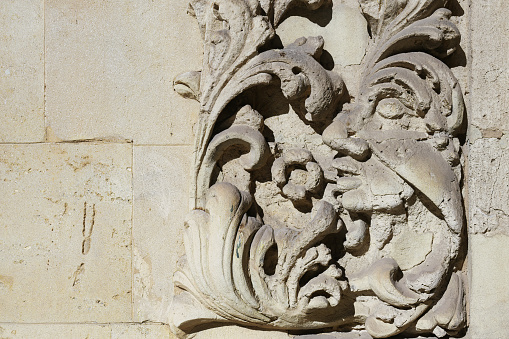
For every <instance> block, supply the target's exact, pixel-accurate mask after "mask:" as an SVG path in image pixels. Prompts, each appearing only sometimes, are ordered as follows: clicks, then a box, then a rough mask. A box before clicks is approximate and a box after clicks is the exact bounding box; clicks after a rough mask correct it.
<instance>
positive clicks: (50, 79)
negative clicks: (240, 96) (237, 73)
mask: <svg viewBox="0 0 509 339" xmlns="http://www.w3.org/2000/svg"><path fill="white" fill-rule="evenodd" d="M187 4H188V1H187V0H178V1H155V2H154V1H138V0H128V1H102V0H94V1H88V2H87V3H86V4H85V3H84V2H80V1H75V0H65V1H62V0H48V1H46V50H47V55H46V74H47V80H46V84H47V91H46V116H47V125H48V128H49V129H50V131H51V134H52V135H53V137H54V139H55V140H58V139H63V140H80V139H106V140H125V139H129V140H134V143H135V144H168V143H177V144H178V143H190V142H191V140H192V132H191V126H192V124H193V123H194V121H195V119H196V116H197V115H196V114H197V111H198V105H197V104H196V103H195V104H193V103H187V102H185V100H184V99H183V98H181V97H179V96H178V95H177V94H176V93H175V92H174V91H173V89H172V82H173V79H174V77H175V76H176V75H177V74H178V72H179V71H180V70H181V69H182V68H186V67H190V66H191V67H197V68H199V67H200V65H201V53H200V52H199V51H200V50H201V49H202V47H201V45H202V43H201V41H200V40H201V39H200V35H199V31H198V28H197V27H196V25H193V21H192V18H191V17H190V16H189V15H187V14H186V8H187Z"/></svg>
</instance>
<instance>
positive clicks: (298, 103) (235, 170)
mask: <svg viewBox="0 0 509 339" xmlns="http://www.w3.org/2000/svg"><path fill="white" fill-rule="evenodd" d="M325 2H326V1H320V0H301V1H297V0H271V1H268V0H265V1H263V0H260V1H258V0H217V1H213V0H196V1H193V2H192V4H191V5H192V13H193V14H194V15H195V16H196V18H197V20H198V23H199V25H200V28H201V31H202V35H203V39H204V46H205V55H204V64H203V69H202V71H201V72H188V73H183V74H182V75H181V76H179V77H177V79H175V90H176V91H177V92H178V93H179V94H181V95H183V96H185V97H188V98H193V99H196V100H199V101H200V104H201V111H200V119H199V123H198V128H197V129H196V144H195V162H194V171H193V180H194V181H193V187H192V198H193V199H192V201H193V208H192V211H191V212H190V214H189V216H188V218H187V221H186V231H185V235H184V243H185V249H186V253H185V255H184V256H183V257H182V258H181V260H180V268H179V270H178V271H177V272H176V273H175V276H174V282H175V285H176V286H177V287H178V288H179V293H177V295H176V297H175V299H174V303H173V305H172V308H171V312H170V313H171V314H170V322H171V323H172V326H173V329H174V330H175V332H177V333H179V334H180V335H182V336H185V335H186V334H189V333H192V332H193V331H196V330H197V329H198V328H203V326H202V325H205V324H210V325H213V324H215V323H231V324H237V325H241V326H250V327H253V326H254V327H256V326H257V327H260V328H268V329H276V330H282V331H287V330H307V329H314V330H316V329H324V331H325V330H331V329H334V330H339V331H352V330H356V331H358V330H366V331H367V332H368V333H369V334H370V335H371V336H372V337H374V338H386V337H390V336H392V335H396V334H399V333H402V332H405V333H409V334H415V335H417V334H423V333H431V332H432V333H434V334H435V335H437V336H439V337H441V336H445V335H446V334H449V335H455V334H456V333H458V332H460V331H461V330H462V329H463V327H464V325H465V310H464V307H465V305H464V287H463V284H464V279H463V275H462V272H461V271H460V269H461V262H462V261H461V260H462V258H461V256H460V253H462V252H463V251H462V246H463V245H462V232H463V227H464V210H463V203H462V197H461V190H460V182H461V180H462V177H461V176H462V169H461V147H460V142H459V139H458V138H459V137H460V136H461V134H462V133H463V127H464V110H465V108H464V104H463V96H462V92H461V88H460V86H459V84H458V81H457V80H456V78H455V77H454V75H453V73H452V72H451V70H450V69H449V67H448V66H447V65H446V64H445V63H443V62H442V61H441V58H444V57H446V56H448V55H450V54H452V53H454V51H455V49H456V48H457V46H458V44H459V41H460V34H459V31H458V29H457V28H456V26H455V25H454V24H453V23H452V22H451V21H450V20H449V19H450V17H451V12H450V11H449V10H447V9H446V8H444V6H445V5H446V1H445V0H438V1H437V0H433V1H432V0H393V1H390V0H384V1H381V2H380V1H379V0H359V3H360V8H361V10H362V12H363V14H364V16H365V17H366V19H367V22H368V24H369V28H370V32H371V35H372V41H371V44H370V46H369V49H368V51H367V54H366V56H365V58H364V60H363V63H362V67H363V71H362V74H361V78H362V79H361V81H360V86H359V88H358V89H357V90H354V91H351V93H356V96H355V98H354V99H353V100H352V101H351V102H347V101H346V100H347V99H346V96H344V93H345V92H346V88H345V84H344V83H343V81H342V79H341V75H340V73H341V69H340V70H339V71H338V73H336V71H329V70H326V69H325V68H324V67H323V66H322V65H321V64H320V56H321V54H322V52H323V45H324V41H323V38H322V37H303V38H300V39H298V40H297V41H295V43H293V44H291V45H288V46H285V47H282V46H279V47H277V36H276V35H275V29H276V27H277V25H278V24H279V23H280V21H281V20H282V18H283V17H285V16H287V13H289V12H288V9H289V8H291V7H292V6H295V5H299V6H304V7H306V8H308V9H309V10H315V9H318V8H320V6H322V5H324V4H325ZM274 46H276V47H274ZM276 88H277V89H278V90H279V93H280V95H274V93H276V91H275V89H276ZM274 98H277V99H274ZM266 102H269V103H271V104H264V103H266ZM274 103H276V105H274ZM278 105H279V106H278ZM274 107H286V109H283V110H282V111H281V112H278V111H277V109H274Z"/></svg>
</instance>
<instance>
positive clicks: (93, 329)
mask: <svg viewBox="0 0 509 339" xmlns="http://www.w3.org/2000/svg"><path fill="white" fill-rule="evenodd" d="M110 334H111V328H110V326H109V325H95V324H69V325H67V324H2V323H0V338H2V339H4V338H5V339H32V338H37V339H55V338H73V339H86V338H90V339H92V338H93V339H109V338H110V337H111V335H110Z"/></svg>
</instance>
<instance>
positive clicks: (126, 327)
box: [111, 324, 176, 339]
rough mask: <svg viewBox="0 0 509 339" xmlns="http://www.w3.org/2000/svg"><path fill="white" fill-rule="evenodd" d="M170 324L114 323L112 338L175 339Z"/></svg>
mask: <svg viewBox="0 0 509 339" xmlns="http://www.w3.org/2000/svg"><path fill="white" fill-rule="evenodd" d="M174 338H176V337H175V336H174V335H173V333H171V332H170V328H169V326H168V325H162V324H112V325H111V339H174Z"/></svg>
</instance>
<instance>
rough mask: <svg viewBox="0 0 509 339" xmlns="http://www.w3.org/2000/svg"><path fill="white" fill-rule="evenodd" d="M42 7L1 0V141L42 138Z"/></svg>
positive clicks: (37, 0) (38, 1) (30, 1)
mask: <svg viewBox="0 0 509 339" xmlns="http://www.w3.org/2000/svg"><path fill="white" fill-rule="evenodd" d="M43 8H44V1H43V0H26V1H19V0H9V1H1V2H0V27H1V31H0V125H1V128H0V142H41V141H44V13H43Z"/></svg>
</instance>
